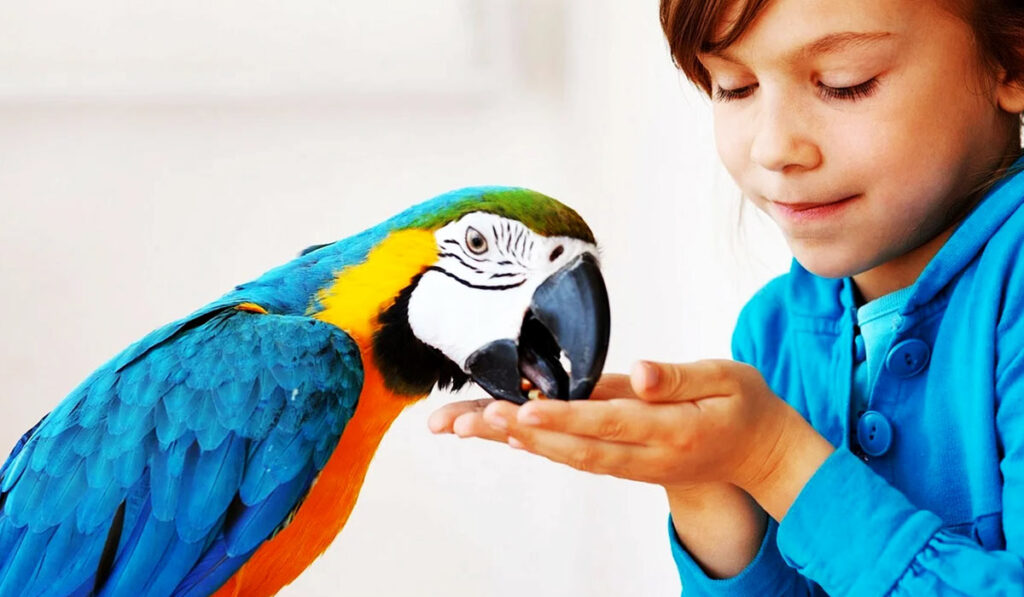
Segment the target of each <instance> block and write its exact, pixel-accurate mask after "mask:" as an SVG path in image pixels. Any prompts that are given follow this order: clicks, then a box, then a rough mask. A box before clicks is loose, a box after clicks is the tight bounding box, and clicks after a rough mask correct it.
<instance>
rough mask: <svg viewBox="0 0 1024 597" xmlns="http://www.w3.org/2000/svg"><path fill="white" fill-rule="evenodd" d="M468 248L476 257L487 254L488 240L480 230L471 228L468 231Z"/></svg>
mask: <svg viewBox="0 0 1024 597" xmlns="http://www.w3.org/2000/svg"><path fill="white" fill-rule="evenodd" d="M466 246H467V247H469V250H470V252H471V253H473V254H474V255H483V254H484V253H486V252H487V239H486V238H485V237H484V235H483V234H480V231H479V230H477V229H476V228H473V227H472V226H470V227H469V228H467V229H466Z"/></svg>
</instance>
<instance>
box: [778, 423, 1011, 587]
mask: <svg viewBox="0 0 1024 597" xmlns="http://www.w3.org/2000/svg"><path fill="white" fill-rule="evenodd" d="M1022 431H1024V430H1022ZM1017 435H1018V436H1020V435H1021V434H1020V433H1018V434H1017ZM1015 468H1016V469H1017V470H1018V471H1019V470H1020V468H1021V467H1020V465H1019V464H1018V465H1016V466H1015ZM1018 474H1019V472H1018ZM1006 489H1007V491H1012V490H1014V489H1013V488H1011V487H1010V486H1009V485H1007V487H1006ZM1021 489H1024V488H1021V487H1020V486H1017V487H1016V488H1015V490H1016V491H1017V493H1018V494H1019V493H1021ZM1019 499H1020V498H1019V497H1018V500H1019ZM1004 524H1006V525H1008V526H1009V527H1010V528H1015V527H1016V526H1019V525H1020V521H1019V520H1018V519H1017V517H1013V516H1006V515H1005V514H1004ZM941 526H942V520H941V519H940V518H939V517H938V516H937V515H935V514H933V513H931V512H928V511H927V510H920V509H918V508H916V507H915V506H914V505H912V504H911V503H910V501H909V500H908V499H907V498H906V497H905V496H904V495H903V494H902V493H901V492H899V491H898V490H897V489H895V488H894V487H892V486H891V485H889V484H888V483H887V482H886V481H885V480H884V479H882V478H881V477H880V476H878V475H877V474H875V472H874V471H872V470H871V469H870V468H869V467H868V466H867V464H865V463H864V462H862V461H861V460H859V459H858V458H857V457H856V456H854V455H853V454H851V453H850V452H849V451H848V450H845V449H842V450H837V451H836V452H835V453H833V454H832V456H830V457H829V459H828V460H826V461H825V463H824V464H823V465H822V466H821V468H819V469H818V471H817V472H816V473H815V474H814V475H813V476H812V477H811V479H810V481H808V483H807V485H806V486H805V487H804V489H803V490H802V491H801V492H800V495H799V496H797V499H796V500H795V501H794V502H793V505H792V506H791V507H790V509H789V512H788V513H787V514H786V517H785V518H783V519H782V522H781V524H780V526H779V530H778V537H777V543H778V548H779V551H780V552H781V554H782V557H783V559H784V560H785V561H786V562H787V563H788V564H789V565H790V566H792V567H793V568H795V569H796V570H797V571H798V572H800V573H801V574H803V575H805V576H807V577H808V578H811V579H813V580H814V581H815V582H817V583H818V584H819V585H821V587H822V588H823V589H824V590H825V591H827V592H828V593H829V594H830V595H893V596H898V595H907V596H910V595H915V596H923V595H928V596H936V595H937V596H941V595H958V596H960V595H1019V594H1020V593H1021V591H1022V588H1024V564H1022V561H1021V558H1020V555H1019V554H1017V553H1013V552H1010V551H986V550H985V549H984V548H982V547H981V545H979V544H978V543H976V542H975V541H973V540H971V539H969V538H967V537H964V536H960V535H955V534H952V533H949V532H946V531H940V530H939V529H940V527H941ZM822 529H828V530H829V532H827V533H823V532H821V530H822Z"/></svg>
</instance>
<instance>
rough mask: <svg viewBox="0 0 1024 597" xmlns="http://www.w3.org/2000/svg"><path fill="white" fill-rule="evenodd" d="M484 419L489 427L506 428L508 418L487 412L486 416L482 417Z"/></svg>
mask: <svg viewBox="0 0 1024 597" xmlns="http://www.w3.org/2000/svg"><path fill="white" fill-rule="evenodd" d="M484 420H485V421H487V424H488V425H490V426H491V427H494V428H497V429H502V430H504V429H508V419H506V418H505V417H503V416H501V415H496V414H488V416H486V417H484Z"/></svg>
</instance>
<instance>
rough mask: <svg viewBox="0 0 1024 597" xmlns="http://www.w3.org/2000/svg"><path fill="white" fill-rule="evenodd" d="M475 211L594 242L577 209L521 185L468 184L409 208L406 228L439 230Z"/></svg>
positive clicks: (541, 231)
mask: <svg viewBox="0 0 1024 597" xmlns="http://www.w3.org/2000/svg"><path fill="white" fill-rule="evenodd" d="M474 211H483V212H487V213H492V214H495V215H498V216H502V217H505V218H510V219H513V220H518V221H520V222H522V223H523V224H525V225H526V226H527V227H529V228H530V229H531V230H533V231H534V232H536V233H538V234H541V235H544V236H567V237H570V238H577V239H580V240H583V241H586V242H589V243H593V242H594V234H593V233H592V232H591V231H590V227H589V226H587V224H586V222H584V221H583V218H581V217H580V215H579V214H578V213H576V211H575V210H573V209H572V208H570V207H567V206H566V205H563V204H562V203H560V202H559V201H557V200H555V199H552V198H551V197H548V196H547V195H544V194H542V193H538V192H537V191H532V190H530V189H524V188H518V187H468V188H465V189H459V190H457V191H451V192H449V193H445V194H444V195H441V196H439V197H436V198H434V199H431V200H430V201H427V202H426V203H422V204H420V205H418V206H416V207H415V208H413V209H412V210H410V212H411V213H410V212H406V215H407V216H408V217H409V220H407V221H408V225H407V226H403V228H422V229H424V230H436V229H437V228H440V227H442V226H444V225H445V224H447V223H449V222H454V221H456V220H458V219H459V218H461V217H462V216H464V215H465V214H467V213H470V212H474ZM403 219H404V218H403Z"/></svg>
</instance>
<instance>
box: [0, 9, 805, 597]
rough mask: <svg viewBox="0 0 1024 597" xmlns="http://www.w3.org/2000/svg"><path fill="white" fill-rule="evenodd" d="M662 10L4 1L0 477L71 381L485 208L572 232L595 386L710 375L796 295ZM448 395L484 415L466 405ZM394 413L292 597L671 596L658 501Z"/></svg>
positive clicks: (421, 415)
mask: <svg viewBox="0 0 1024 597" xmlns="http://www.w3.org/2000/svg"><path fill="white" fill-rule="evenodd" d="M657 9H658V7H657V2H656V1H655V0H644V1H643V2H628V3H627V2H621V1H618V0H586V1H584V0H493V1H489V0H431V1H423V0H392V1H389V2H386V3H385V2H363V1H356V0H304V1H301V2H294V1H293V2H284V1H283V0H282V1H266V0H262V1H261V0H257V1H247V2H243V1H242V0H219V1H217V2H203V1H199V0H173V1H172V0H152V1H150V2H145V3H138V2H129V1H127V0H94V1H91V2H73V1H72V0H35V1H34V2H31V3H26V2H12V1H8V0H2V1H0V13H2V14H3V15H4V18H3V19H0V318H2V319H0V322H2V323H0V381H2V385H0V387H2V388H3V389H2V394H0V446H2V447H0V453H6V451H7V449H8V447H9V446H12V445H13V444H14V442H15V441H16V440H17V438H18V437H19V436H20V434H21V433H22V432H23V431H24V430H25V429H27V428H28V427H30V426H31V425H32V424H33V423H35V421H36V420H38V419H39V418H40V417H41V416H42V415H43V414H44V413H45V412H47V411H49V410H50V409H52V408H53V406H54V405H55V404H56V403H57V402H58V401H59V400H60V399H61V397H62V396H64V395H66V394H67V392H68V391H70V390H71V389H72V388H73V387H74V386H75V385H77V384H78V382H80V381H81V380H82V379H83V378H84V377H85V376H87V375H88V373H89V372H90V371H91V370H93V369H94V368H96V367H97V366H99V365H100V364H101V363H103V362H104V361H106V360H107V359H108V358H110V357H111V356H112V355H113V354H115V353H116V352H117V351H119V350H120V349H121V348H123V347H124V346H126V345H127V344H129V343H130V342H132V341H134V340H136V339H137V338H139V337H140V336H142V335H144V334H145V333H146V332H148V331H149V330H151V329H153V328H155V327H157V326H159V325H161V324H163V323H165V322H168V321H170V320H172V319H176V318H178V317H180V316H182V315H184V314H186V313H188V312H190V311H192V310H193V309H194V308H196V307H198V306H200V305H202V304H204V303H206V302H208V301H209V300H212V299H213V298H215V297H217V296H219V295H220V294H221V293H223V292H225V291H227V290H229V289H230V288H231V287H232V286H233V285H234V284H236V283H239V282H243V281H246V280H249V279H251V278H253V277H255V276H257V275H259V274H260V273H261V272H263V271H265V270H266V269H269V268H270V267H272V266H275V265H277V264H279V263H282V262H284V261H287V260H288V259H290V258H291V257H293V256H294V255H295V254H296V253H297V251H298V250H300V249H302V248H303V247H306V246H307V245H310V244H314V243H320V242H327V241H332V240H336V239H339V238H343V237H346V236H348V235H350V234H353V233H355V232H358V231H360V230H362V229H364V228H366V227H369V226H371V225H373V224H375V223H377V222H379V221H380V220H382V219H384V218H386V217H388V216H390V215H392V214H393V213H396V212H398V211H400V210H401V209H403V208H404V207H406V206H408V205H410V204H412V203H416V202H419V201H421V200H423V199H426V198H429V197H431V196H434V195H436V194H439V193H441V192H444V191H447V190H450V189H453V188H458V187H463V186H468V185H475V184H509V185H520V186H528V187H532V188H535V189H537V190H539V191H542V192H544V193H547V194H550V195H552V196H555V197H557V198H560V199H561V200H563V201H564V202H566V203H568V204H570V205H572V206H573V207H575V208H576V209H577V210H578V211H579V212H580V213H581V214H582V215H583V216H584V217H585V218H586V219H587V220H588V221H589V222H590V224H591V226H592V228H593V229H594V231H595V233H596V235H597V237H598V240H599V242H600V243H601V245H602V246H603V258H604V270H605V275H606V280H607V283H608V286H609V292H610V295H611V301H612V313H613V332H612V346H611V351H610V355H609V359H608V369H609V370H619V371H621V370H625V369H626V368H628V366H629V364H630V363H631V362H632V361H633V360H634V359H637V358H653V359H661V360H694V359H699V358H708V357H724V356H728V354H729V337H730V333H731V328H732V324H733V322H734V320H735V317H736V314H737V313H738V310H739V308H740V306H741V305H742V304H743V303H744V302H745V300H746V299H747V298H749V296H750V295H751V294H752V293H753V292H754V291H755V290H756V289H757V288H758V287H759V286H760V285H761V284H763V283H764V282H765V281H766V280H768V279H769V278H770V277H772V276H774V275H776V274H778V273H781V272H783V271H785V270H786V268H787V267H788V263H789V257H788V253H787V251H786V249H785V246H784V244H783V243H782V241H781V239H780V237H779V236H778V234H777V233H776V232H775V230H774V229H773V228H772V227H771V225H770V224H769V223H766V222H765V220H764V219H763V218H761V217H760V216H759V214H757V213H756V212H755V210H754V209H752V208H750V207H748V208H747V209H745V210H744V214H743V218H742V221H741V219H740V217H739V209H738V206H739V202H740V196H739V192H738V190H736V188H735V187H734V186H733V184H732V182H731V181H730V180H729V178H728V176H727V175H726V174H725V173H724V171H723V170H722V168H721V166H720V164H719V162H718V159H717V157H716V156H715V153H714V146H713V139H712V131H711V118H710V108H709V105H708V102H707V101H706V100H705V99H703V98H702V97H701V96H700V95H699V94H698V93H697V92H696V91H695V90H694V89H693V88H692V87H691V86H690V85H689V84H688V83H687V82H686V81H685V80H683V79H682V77H681V76H680V75H679V74H678V73H677V72H676V71H675V70H674V68H673V67H672V64H671V61H670V59H669V56H668V51H667V46H666V43H665V42H664V39H663V37H662V35H661V30H660V27H659V24H658V20H657ZM463 395H464V396H473V397H475V396H477V395H479V394H478V393H476V392H473V391H469V392H464V394H463ZM451 398H452V396H449V395H434V396H431V397H430V398H429V399H427V400H426V401H424V402H421V403H420V404H418V405H416V406H414V407H412V408H410V409H409V410H408V411H406V412H405V413H404V414H403V415H402V416H401V417H400V418H399V419H398V420H397V421H396V423H395V425H394V426H393V428H392V430H391V432H390V433H389V434H388V435H387V436H386V437H385V439H384V441H383V443H382V445H381V448H380V451H379V452H378V455H377V457H376V459H375V461H374V463H373V465H372V466H371V469H370V472H369V475H368V477H367V480H366V483H365V486H364V489H363V492H362V496H361V498H360V501H359V503H358V505H357V506H356V509H355V512H354V513H353V515H352V518H351V519H350V521H349V523H348V526H347V527H346V528H345V530H344V531H343V533H342V534H341V536H340V538H339V539H338V540H337V541H336V542H335V544H334V545H333V546H332V547H331V549H330V550H329V551H328V552H327V554H326V555H325V556H324V557H323V558H321V559H320V560H319V561H318V562H317V563H316V564H314V566H313V567H312V568H311V569H310V570H308V571H307V572H306V574H305V575H303V576H302V577H301V578H300V579H299V580H298V581H297V582H296V583H294V584H293V585H292V586H291V587H289V588H288V589H286V590H285V592H284V594H287V595H346V596H349V597H352V596H362V595H388V596H390V595H394V596H403V595H450V596H462V595H465V596H478V595H493V596H502V597H504V596H508V597H511V596H517V595H526V594H529V595H533V596H537V597H543V596H563V595H588V596H619V595H670V594H676V593H677V592H678V590H679V585H678V580H677V578H676V576H675V569H674V567H673V564H672V561H671V557H670V554H669V549H668V540H667V531H666V506H665V503H664V498H663V496H662V493H661V491H660V489H658V488H657V487H651V486H645V485H641V484H638V483H632V482H626V481H621V480H617V479H612V478H606V477H594V476H589V475H585V474H582V473H578V472H576V471H573V470H570V469H566V468H564V467H560V466H557V465H554V464H551V463H548V462H546V461H542V460H540V459H537V458H534V457H531V456H529V455H527V454H523V453H520V452H516V451H513V450H509V449H507V448H506V447H503V446H497V445H488V444H485V443H484V442H479V441H464V440H458V439H456V438H453V437H436V436H432V435H431V434H430V433H429V432H428V431H427V429H426V418H427V416H428V415H429V413H430V412H432V411H433V410H434V409H435V408H437V407H439V406H440V405H441V404H443V403H444V402H445V401H447V400H450V399H451Z"/></svg>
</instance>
